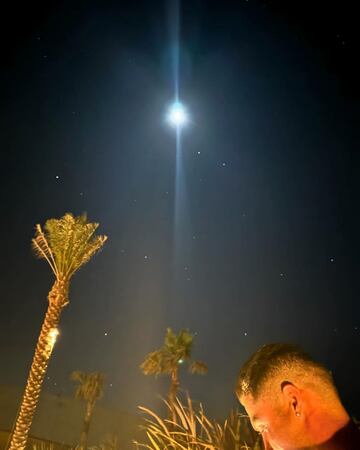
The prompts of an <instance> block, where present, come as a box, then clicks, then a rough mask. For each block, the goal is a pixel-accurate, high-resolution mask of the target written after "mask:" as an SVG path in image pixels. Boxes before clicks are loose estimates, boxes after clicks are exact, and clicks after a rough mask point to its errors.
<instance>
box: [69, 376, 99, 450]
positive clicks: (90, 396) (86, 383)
mask: <svg viewBox="0 0 360 450" xmlns="http://www.w3.org/2000/svg"><path fill="white" fill-rule="evenodd" d="M71 379H72V380H73V381H77V382H78V385H77V388H76V391H75V397H76V398H78V399H80V400H85V401H86V413H85V418H84V424H83V428H82V431H81V435H80V448H82V449H86V448H87V441H88V436H89V429H90V422H91V419H92V416H93V413H94V408H95V404H96V402H97V401H98V400H99V399H100V398H101V397H102V395H103V392H104V389H103V388H104V380H105V375H104V374H103V373H100V372H93V373H85V372H81V371H80V370H77V371H75V372H73V373H72V374H71Z"/></svg>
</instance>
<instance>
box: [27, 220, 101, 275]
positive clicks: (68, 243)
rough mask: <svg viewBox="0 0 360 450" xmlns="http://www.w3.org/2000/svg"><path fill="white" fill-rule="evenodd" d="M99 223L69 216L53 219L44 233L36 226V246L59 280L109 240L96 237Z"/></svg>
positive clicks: (34, 239) (69, 273)
mask: <svg viewBox="0 0 360 450" xmlns="http://www.w3.org/2000/svg"><path fill="white" fill-rule="evenodd" d="M98 226H99V224H98V223H88V222H87V217H86V215H85V214H83V215H81V216H78V217H74V216H73V215H72V214H70V213H67V214H65V215H64V216H63V217H61V218H60V219H49V220H47V221H46V223H45V227H44V230H43V229H42V228H41V225H39V224H38V225H36V227H35V237H34V238H33V239H32V247H33V250H34V252H35V254H36V255H37V256H38V257H39V258H44V259H46V261H47V262H48V263H49V265H50V267H51V269H52V271H53V272H54V275H55V277H56V278H57V279H65V280H68V279H70V277H71V276H72V275H73V274H74V273H75V272H76V271H77V270H78V269H79V268H80V267H81V266H83V265H84V264H86V263H87V262H88V261H89V260H90V259H91V257H92V256H93V255H94V254H95V253H96V252H97V251H98V250H100V248H101V247H102V246H103V244H104V243H105V241H106V239H107V237H106V236H101V235H99V236H96V235H95V231H96V230H97V228H98Z"/></svg>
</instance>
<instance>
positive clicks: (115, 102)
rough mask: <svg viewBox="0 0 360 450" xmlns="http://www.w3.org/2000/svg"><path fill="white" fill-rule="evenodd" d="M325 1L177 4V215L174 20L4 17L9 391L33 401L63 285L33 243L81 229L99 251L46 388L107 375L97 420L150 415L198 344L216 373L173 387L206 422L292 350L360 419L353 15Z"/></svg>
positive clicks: (154, 12)
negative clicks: (168, 369)
mask: <svg viewBox="0 0 360 450" xmlns="http://www.w3.org/2000/svg"><path fill="white" fill-rule="evenodd" d="M314 3H316V5H317V6H316V7H314V6H313V4H314ZM329 3H332V2H325V1H318V2H310V1H308V2H304V1H302V2H300V1H291V2H289V1H287V2H286V1H270V0H268V1H256V0H248V1H245V0H244V1H242V0H238V1H237V2H230V1H221V2H220V1H212V0H192V1H191V2H190V1H186V2H185V1H184V2H183V5H182V8H181V14H180V17H181V26H180V30H181V34H180V37H181V39H180V47H181V58H180V62H181V64H180V92H181V99H182V101H183V102H184V103H185V104H186V106H187V108H188V109H189V111H190V113H191V124H190V125H189V126H188V127H187V128H186V129H185V130H184V133H183V140H182V143H183V145H182V158H183V166H182V172H181V174H180V178H179V180H178V181H179V186H180V189H181V197H180V201H179V202H178V204H177V205H176V204H175V155H176V152H175V137H174V132H173V131H174V130H171V129H170V128H169V127H168V126H167V124H165V123H164V114H165V111H166V108H167V106H168V105H169V103H170V102H171V101H172V99H173V96H174V91H173V73H174V71H173V66H172V50H173V46H174V35H175V34H174V23H173V21H172V17H173V14H172V11H171V8H172V5H173V3H172V2H171V1H168V2H167V1H165V0H163V1H162V2H157V1H147V0H146V1H145V0H144V1H136V2H126V1H117V2H115V1H114V2H111V1H102V2H100V1H98V2H96V1H92V0H90V1H77V2H74V1H64V2H58V3H57V4H53V5H52V6H51V5H47V6H46V7H44V6H42V5H40V4H36V3H35V4H33V3H32V4H31V5H30V4H28V5H27V6H24V5H15V6H13V7H12V9H11V10H10V11H8V12H7V13H6V14H5V13H4V17H3V21H4V22H6V24H5V25H6V26H3V27H2V31H1V47H2V49H1V50H2V56H1V65H2V70H1V88H2V95H1V98H2V101H1V106H0V110H1V121H0V126H1V155H2V156H1V166H0V167H1V169H0V170H1V178H0V179H1V190H0V192H1V210H2V220H1V236H2V258H1V260H0V264H1V272H0V273H1V277H2V282H1V284H0V295H1V316H0V317H1V328H0V329H1V333H0V337H1V355H2V364H1V371H0V382H1V383H12V384H18V385H22V384H23V383H24V382H25V379H26V376H27V371H28V368H29V365H30V362H31V358H32V353H33V348H34V344H35V341H36V338H37V335H38V332H39V328H40V325H41V321H42V319H43V315H44V311H45V308H46V295H47V292H48V290H49V288H50V286H51V282H52V279H51V274H50V270H49V268H48V267H46V265H45V262H43V261H36V259H35V258H34V257H33V255H32V253H31V248H30V240H31V237H32V234H33V227H34V225H35V224H36V223H44V221H45V220H46V219H47V218H50V217H59V216H61V215H63V214H64V213H65V212H67V211H71V212H73V213H75V214H80V213H82V212H83V211H86V212H87V213H88V216H89V218H90V219H91V220H93V221H98V222H100V224H101V227H100V230H101V232H103V233H106V234H108V235H109V241H108V243H107V244H106V247H105V248H104V251H103V252H102V253H101V254H99V255H98V256H96V257H95V258H94V260H93V261H92V262H91V263H90V264H89V265H88V266H86V267H85V268H84V269H83V270H81V272H80V273H78V274H77V275H76V276H75V278H74V280H73V284H72V288H71V296H70V305H69V306H68V307H67V308H66V310H65V311H64V314H63V317H62V323H61V337H60V339H59V341H58V343H57V345H56V349H55V351H54V356H53V359H52V361H51V364H50V368H49V377H50V378H49V379H47V380H46V386H45V387H46V389H49V390H51V391H52V392H63V393H65V394H69V393H71V392H72V387H71V385H70V382H69V381H68V377H69V374H70V372H71V371H72V370H75V369H81V370H100V371H104V372H106V373H107V374H108V378H107V385H106V395H105V399H104V402H107V403H109V404H112V405H113V406H116V407H118V408H120V409H122V410H125V411H129V412H131V413H132V412H135V411H136V406H137V405H138V404H145V405H154V404H155V403H156V401H157V396H158V394H162V395H164V393H165V390H164V388H165V383H163V382H161V381H155V380H152V379H151V378H149V377H144V376H143V375H142V374H141V373H140V371H139V369H138V365H139V364H140V363H141V361H142V360H143V358H144V356H145V355H146V354H147V353H148V352H149V351H151V350H153V349H155V348H157V347H159V346H160V344H161V341H162V338H163V335H164V332H165V328H166V327H167V326H171V327H173V328H174V329H175V330H176V331H178V330H179V329H180V328H181V327H186V328H190V330H192V331H193V332H196V333H197V336H196V341H195V348H194V357H195V358H199V359H202V360H204V361H205V362H207V363H208V365H209V374H208V375H207V376H206V377H205V378H202V377H192V379H190V377H187V376H184V377H183V386H184V387H187V388H190V389H191V393H192V395H193V397H194V398H197V399H199V400H202V401H203V402H204V404H205V407H206V408H207V409H208V410H209V411H210V412H211V414H213V415H215V416H222V415H225V414H226V412H227V411H228V410H229V409H230V407H231V406H233V405H235V404H236V402H235V398H234V394H233V387H234V383H235V379H236V374H237V372H238V369H239V367H240V366H241V364H242V363H243V362H244V361H245V360H246V359H247V358H248V356H249V355H250V354H251V353H252V352H253V351H254V350H255V349H257V347H258V346H259V345H261V344H264V343H268V342H272V341H291V342H295V343H298V344H300V345H302V346H303V347H305V349H307V350H308V351H310V352H312V354H313V355H314V356H315V357H316V358H318V359H320V360H321V361H322V362H324V363H325V364H327V365H328V366H329V368H331V369H332V370H333V372H334V375H335V378H336V381H337V383H338V386H339V388H340V391H341V394H342V397H343V399H344V401H345V403H346V405H347V406H348V407H349V409H350V412H353V413H356V414H357V415H358V416H359V415H360V410H359V406H358V404H357V402H356V401H355V400H356V398H358V397H359V394H360V382H359V380H360V363H359V358H358V355H359V343H360V317H359V312H360V307H359V300H358V299H359V239H358V230H359V218H358V198H359V188H358V177H357V175H358V170H359V169H358V168H359V158H358V149H359V133H358V130H357V128H358V119H359V84H358V83H359V82H358V80H359V72H358V71H357V69H356V67H355V64H356V59H357V57H356V55H357V54H358V52H359V48H358V46H357V43H356V40H355V34H356V33H355V18H356V14H355V10H354V8H355V6H354V5H353V4H354V3H355V2H350V1H343V2H334V5H333V6H331V5H329ZM176 210H178V213H179V214H178V216H177V217H176V218H175V211H176ZM174 230H175V231H174Z"/></svg>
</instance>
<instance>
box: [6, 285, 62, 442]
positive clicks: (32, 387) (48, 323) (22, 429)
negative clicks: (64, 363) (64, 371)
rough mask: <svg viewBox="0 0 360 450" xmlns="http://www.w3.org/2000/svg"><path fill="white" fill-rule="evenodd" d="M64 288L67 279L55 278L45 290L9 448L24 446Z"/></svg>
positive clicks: (44, 371) (52, 343)
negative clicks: (46, 302) (45, 305)
mask: <svg viewBox="0 0 360 450" xmlns="http://www.w3.org/2000/svg"><path fill="white" fill-rule="evenodd" d="M68 288H69V283H68V282H66V281H63V280H57V281H55V283H54V285H53V287H52V289H51V291H50V292H49V295H48V300H49V306H48V309H47V311H46V315H45V319H44V322H43V325H42V328H41V332H40V336H39V339H38V342H37V346H36V350H35V355H34V358H33V361H32V364H31V369H30V373H29V377H28V380H27V383H26V387H25V393H24V396H23V400H22V403H21V406H20V411H19V415H18V417H17V419H16V423H15V429H14V433H13V435H12V438H11V441H10V445H9V450H22V449H25V446H26V443H27V439H28V435H29V431H30V427H31V423H32V420H33V417H34V413H35V410H36V406H37V402H38V399H39V396H40V391H41V386H42V384H43V381H44V378H45V374H46V370H47V367H48V363H49V359H50V356H51V353H52V350H53V347H54V344H55V340H54V336H53V335H52V332H53V330H56V329H57V327H58V325H59V321H60V315H61V312H62V309H63V308H64V306H66V305H67V303H68Z"/></svg>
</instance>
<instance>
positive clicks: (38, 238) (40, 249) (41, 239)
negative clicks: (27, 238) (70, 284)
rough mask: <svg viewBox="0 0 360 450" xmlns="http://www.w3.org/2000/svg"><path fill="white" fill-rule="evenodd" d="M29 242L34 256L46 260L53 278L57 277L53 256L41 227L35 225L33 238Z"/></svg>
mask: <svg viewBox="0 0 360 450" xmlns="http://www.w3.org/2000/svg"><path fill="white" fill-rule="evenodd" d="M31 242H32V248H33V250H34V253H35V255H36V256H37V257H38V258H44V259H46V261H47V262H48V264H49V266H50V267H51V270H52V271H53V272H54V274H55V276H57V274H58V270H57V267H56V262H55V259H54V255H53V252H52V250H51V248H50V246H49V243H48V241H47V239H46V237H45V234H44V232H43V230H42V228H41V225H39V224H37V225H36V226H35V237H34V238H33V239H32V240H31Z"/></svg>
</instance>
